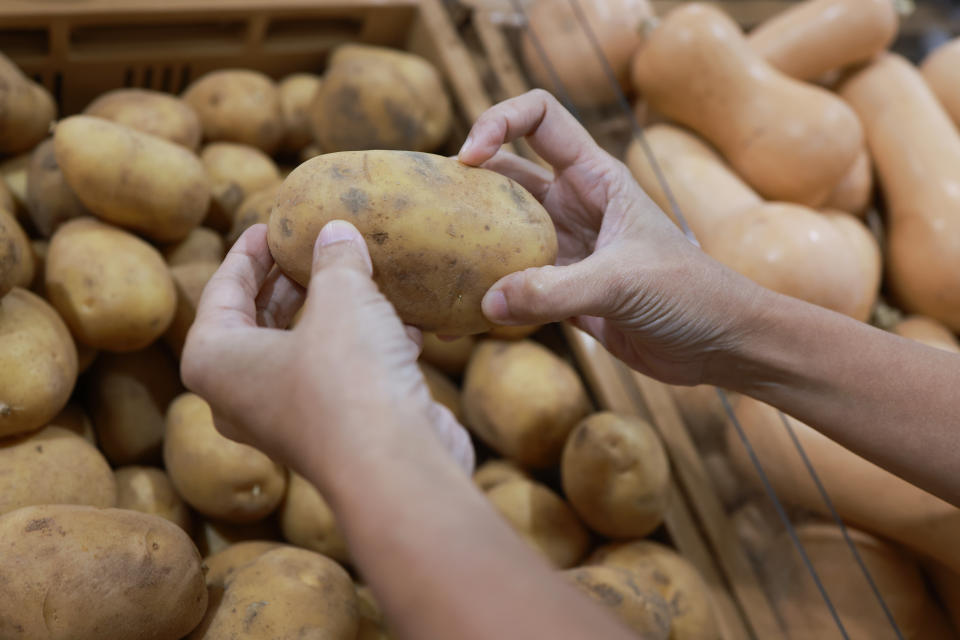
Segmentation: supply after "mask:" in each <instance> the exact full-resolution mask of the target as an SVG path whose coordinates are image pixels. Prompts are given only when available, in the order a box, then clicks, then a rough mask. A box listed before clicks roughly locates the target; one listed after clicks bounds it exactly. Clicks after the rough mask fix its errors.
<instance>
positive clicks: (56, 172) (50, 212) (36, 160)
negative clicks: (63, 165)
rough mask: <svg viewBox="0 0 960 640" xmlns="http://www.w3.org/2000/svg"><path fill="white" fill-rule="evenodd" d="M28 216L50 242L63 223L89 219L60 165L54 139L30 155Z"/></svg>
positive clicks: (38, 146) (43, 143)
mask: <svg viewBox="0 0 960 640" xmlns="http://www.w3.org/2000/svg"><path fill="white" fill-rule="evenodd" d="M27 213H28V214H29V215H30V220H31V221H32V222H33V226H34V227H36V229H37V231H39V232H40V234H41V235H42V236H43V237H45V238H49V237H50V236H51V235H53V232H54V231H56V230H57V227H59V226H60V225H61V224H62V223H63V222H66V221H67V220H70V219H71V218H79V217H80V216H85V215H89V212H88V211H87V209H86V207H84V206H83V203H82V202H80V198H78V197H77V194H76V193H74V191H73V189H72V188H71V187H70V185H69V184H67V181H66V179H65V178H64V177H63V171H61V170H60V165H59V164H58V163H57V156H56V153H54V145H53V138H49V139H47V140H44V141H43V142H41V143H40V144H38V145H37V147H36V148H35V149H34V150H33V153H31V154H30V165H29V167H28V168H27Z"/></svg>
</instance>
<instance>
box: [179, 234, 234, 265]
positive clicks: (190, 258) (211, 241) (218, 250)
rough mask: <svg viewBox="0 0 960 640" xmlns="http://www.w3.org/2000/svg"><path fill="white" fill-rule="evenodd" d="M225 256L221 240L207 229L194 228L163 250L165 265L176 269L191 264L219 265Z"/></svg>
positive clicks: (225, 250) (225, 251) (225, 252)
mask: <svg viewBox="0 0 960 640" xmlns="http://www.w3.org/2000/svg"><path fill="white" fill-rule="evenodd" d="M226 254H227V249H226V247H225V246H224V244H223V238H222V237H221V236H220V234H219V233H217V232H216V231H214V230H213V229H209V228H207V227H196V228H195V229H193V230H192V231H191V232H190V233H189V234H187V237H186V238H184V239H183V240H181V241H180V242H175V243H173V244H168V245H167V246H165V247H164V248H163V257H164V258H166V260H167V264H168V265H170V266H171V267H176V266H178V265H181V264H190V263H191V262H215V263H217V264H219V263H220V262H222V261H223V257H224V256H225V255H226Z"/></svg>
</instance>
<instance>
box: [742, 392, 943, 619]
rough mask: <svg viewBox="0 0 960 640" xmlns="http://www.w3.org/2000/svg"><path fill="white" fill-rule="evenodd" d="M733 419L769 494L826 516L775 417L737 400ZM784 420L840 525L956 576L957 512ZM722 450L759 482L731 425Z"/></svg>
mask: <svg viewBox="0 0 960 640" xmlns="http://www.w3.org/2000/svg"><path fill="white" fill-rule="evenodd" d="M736 415H737V419H738V420H739V421H740V425H741V426H742V427H743V430H744V431H745V432H746V434H747V437H748V438H749V439H750V443H751V444H752V445H753V448H754V450H755V451H756V453H757V456H758V457H759V458H760V461H761V463H762V464H763V465H764V470H765V471H766V473H767V476H768V477H769V478H770V481H771V483H772V484H773V487H774V489H775V490H776V491H777V494H778V495H779V496H780V497H781V498H782V499H783V500H784V501H786V502H788V503H790V504H793V505H795V506H798V507H803V508H806V509H809V510H811V511H814V512H816V513H819V514H822V515H824V516H828V515H829V514H828V512H827V510H826V507H825V506H824V504H823V500H822V499H821V497H820V494H819V493H818V492H817V490H816V487H815V486H814V484H813V481H812V480H811V478H810V475H809V473H808V472H807V469H806V467H805V466H804V464H803V461H802V460H801V458H800V456H799V454H798V453H797V450H796V448H795V447H794V445H793V442H792V441H791V440H790V437H789V435H788V434H787V431H786V429H784V426H783V424H782V423H781V421H780V416H779V415H778V414H777V410H776V409H774V408H773V407H771V406H768V405H766V404H763V403H761V402H758V401H757V400H754V399H752V398H747V397H743V398H742V399H741V400H740V402H739V403H738V404H737V411H736ZM787 419H788V420H789V421H790V424H791V426H792V427H793V429H794V432H795V433H796V435H797V438H798V439H799V440H800V443H801V444H802V446H803V449H804V451H806V454H807V456H808V457H809V458H810V461H811V462H812V463H813V466H814V468H815V469H816V470H817V474H818V475H819V476H820V480H822V481H823V484H824V486H825V487H826V490H827V493H828V494H829V495H830V499H831V500H832V501H833V504H834V506H835V507H836V509H837V512H838V513H839V514H840V517H841V518H843V519H844V521H846V522H849V523H850V524H852V525H855V526H857V527H861V528H863V529H864V530H866V531H870V532H872V533H875V534H877V535H881V536H883V537H885V538H889V539H891V540H895V541H897V542H899V543H901V544H903V545H904V546H906V547H908V548H910V549H911V550H913V551H915V552H917V553H918V554H921V555H927V556H930V557H932V558H935V559H936V560H937V561H939V562H940V563H941V564H944V565H946V566H947V567H950V568H951V569H953V570H954V571H958V572H960V545H958V544H957V540H960V509H958V508H957V507H954V506H953V505H951V504H949V503H947V502H945V501H943V500H941V499H940V498H937V497H936V496H933V495H931V494H929V493H927V492H925V491H923V490H922V489H919V488H917V487H915V486H913V485H912V484H910V483H908V482H906V481H905V480H901V479H900V478H898V477H897V476H895V475H893V474H892V473H890V472H889V471H886V470H884V469H882V468H881V467H878V466H877V465H875V464H873V463H872V462H869V461H867V460H865V459H864V458H861V457H860V456H858V455H856V454H855V453H853V452H851V451H849V450H847V449H845V448H843V447H841V446H840V445H839V444H837V443H835V442H833V441H832V440H830V439H828V438H827V437H826V436H824V435H822V434H820V433H819V432H818V431H815V430H814V429H811V428H810V427H808V426H806V425H805V424H803V423H801V422H799V421H797V420H794V419H793V418H787ZM727 450H728V453H729V455H730V458H731V460H732V461H733V464H734V467H735V468H736V469H738V470H739V472H740V473H741V474H743V475H744V476H745V477H747V478H749V479H750V480H751V481H755V482H757V483H759V480H758V478H757V476H756V472H755V471H754V468H753V465H752V464H751V462H750V460H749V458H748V457H747V454H746V451H745V450H744V447H743V444H742V443H741V442H740V440H739V438H738V436H737V434H736V432H735V431H734V429H733V428H732V426H728V429H727ZM927 637H939V636H927Z"/></svg>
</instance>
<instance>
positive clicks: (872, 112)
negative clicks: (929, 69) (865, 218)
mask: <svg viewBox="0 0 960 640" xmlns="http://www.w3.org/2000/svg"><path fill="white" fill-rule="evenodd" d="M840 91H841V95H842V96H843V97H844V98H845V99H846V100H847V101H848V102H849V103H850V104H851V105H852V106H853V108H854V109H856V111H857V113H858V114H859V115H860V119H861V121H862V122H863V126H864V129H865V131H866V135H867V143H868V145H869V147H870V154H871V156H872V157H873V161H874V163H875V164H876V167H877V174H878V175H879V178H880V185H881V187H882V188H883V192H884V195H885V196H886V203H887V215H888V220H887V232H888V233H887V252H886V259H887V275H888V284H889V286H890V289H891V291H892V292H893V294H894V296H895V297H896V299H897V301H898V302H899V304H900V306H901V307H903V308H904V309H905V310H906V311H908V312H911V313H919V314H923V315H927V316H930V317H931V318H934V319H936V320H939V321H940V322H942V323H944V324H945V325H947V326H948V327H950V328H951V329H953V330H954V331H960V269H957V264H956V263H957V260H958V259H960V133H958V132H957V129H956V127H954V125H953V123H952V122H951V121H950V118H949V117H948V116H947V113H946V112H945V111H944V109H943V107H942V106H940V103H938V102H937V99H936V97H935V96H934V95H933V92H932V91H931V90H930V89H929V87H927V85H926V83H925V82H924V81H923V77H922V76H921V75H920V73H919V72H918V71H917V69H916V68H915V67H914V66H913V65H911V64H910V63H909V62H907V61H906V60H905V59H903V58H902V57H900V56H898V55H896V54H885V55H884V56H883V57H881V58H879V59H878V60H877V61H876V62H874V63H873V64H871V65H870V66H868V67H866V68H865V69H863V70H861V71H859V72H858V73H856V74H855V75H853V76H852V77H851V78H850V79H849V80H847V81H846V82H845V83H844V84H843V86H842V87H841V90H840Z"/></svg>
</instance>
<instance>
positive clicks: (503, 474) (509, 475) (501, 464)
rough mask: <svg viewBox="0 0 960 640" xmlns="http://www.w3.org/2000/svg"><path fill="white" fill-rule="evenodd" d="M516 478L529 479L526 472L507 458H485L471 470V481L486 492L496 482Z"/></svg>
mask: <svg viewBox="0 0 960 640" xmlns="http://www.w3.org/2000/svg"><path fill="white" fill-rule="evenodd" d="M517 478H520V479H523V480H529V479H530V476H528V475H527V472H526V471H524V470H523V469H521V468H520V467H518V466H517V465H515V464H514V463H512V462H510V461H509V460H496V459H494V460H487V461H486V462H484V463H483V464H482V465H480V466H479V467H477V470H476V471H474V472H473V482H474V484H476V485H477V486H478V487H480V490H481V491H483V492H487V491H489V490H490V489H493V488H494V487H495V486H497V485H498V484H502V483H504V482H506V481H507V480H515V479H517Z"/></svg>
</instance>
